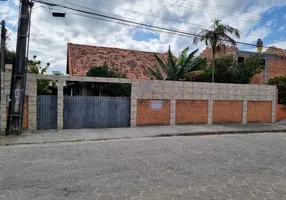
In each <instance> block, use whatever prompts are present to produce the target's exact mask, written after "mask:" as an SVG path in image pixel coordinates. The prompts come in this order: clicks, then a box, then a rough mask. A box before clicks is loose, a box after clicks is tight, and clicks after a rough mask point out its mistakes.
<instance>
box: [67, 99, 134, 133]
mask: <svg viewBox="0 0 286 200" xmlns="http://www.w3.org/2000/svg"><path fill="white" fill-rule="evenodd" d="M129 126H130V98H128V97H95V96H65V97H64V122H63V127H64V128H65V129H71V128H114V127H129Z"/></svg>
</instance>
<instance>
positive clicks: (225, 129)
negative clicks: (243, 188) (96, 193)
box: [0, 123, 286, 146]
mask: <svg viewBox="0 0 286 200" xmlns="http://www.w3.org/2000/svg"><path fill="white" fill-rule="evenodd" d="M263 132H285V133H286V126H283V125H276V124H261V123H260V124H245V125H242V124H227V125H211V126H210V125H180V126H148V127H136V128H106V129H64V130H41V131H35V132H33V133H28V132H27V133H25V134H23V135H20V136H6V137H5V136H1V137H0V146H6V145H16V144H43V143H59V142H79V141H96V140H109V139H130V138H147V137H164V136H183V135H206V134H236V133H263Z"/></svg>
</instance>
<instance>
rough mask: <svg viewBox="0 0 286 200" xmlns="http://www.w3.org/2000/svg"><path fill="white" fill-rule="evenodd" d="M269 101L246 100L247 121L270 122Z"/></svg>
mask: <svg viewBox="0 0 286 200" xmlns="http://www.w3.org/2000/svg"><path fill="white" fill-rule="evenodd" d="M271 110H272V109H271V102H270V101H260V102H259V101H248V102H247V122H271Z"/></svg>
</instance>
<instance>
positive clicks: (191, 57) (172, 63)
mask: <svg viewBox="0 0 286 200" xmlns="http://www.w3.org/2000/svg"><path fill="white" fill-rule="evenodd" d="M188 51H189V47H187V48H185V49H184V50H183V51H182V52H181V53H180V55H179V57H178V58H176V57H175V56H173V54H172V51H171V48H170V47H169V49H168V52H167V54H168V58H167V60H166V61H163V60H162V59H161V58H160V57H159V56H158V55H157V54H154V56H155V58H156V60H157V64H156V65H155V68H156V70H153V69H151V68H149V69H148V73H149V76H150V78H151V79H153V78H156V79H158V80H163V79H164V75H163V74H162V72H164V73H165V74H166V76H167V77H166V78H165V79H166V80H174V81H179V80H185V79H187V77H189V78H190V77H192V75H194V73H193V74H192V72H194V71H195V70H196V71H197V72H199V70H200V68H202V66H203V65H204V64H206V59H201V58H199V57H195V54H196V53H197V52H198V49H197V50H195V51H193V52H191V53H190V54H188ZM201 72H202V71H201Z"/></svg>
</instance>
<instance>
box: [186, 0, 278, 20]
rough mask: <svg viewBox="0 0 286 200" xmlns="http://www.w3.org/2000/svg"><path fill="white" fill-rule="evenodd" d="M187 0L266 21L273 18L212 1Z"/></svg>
mask: <svg viewBox="0 0 286 200" xmlns="http://www.w3.org/2000/svg"><path fill="white" fill-rule="evenodd" d="M187 2H189V3H191V2H196V3H199V4H202V5H208V6H211V7H213V8H215V9H216V10H217V9H221V10H227V11H228V12H231V13H233V12H235V13H238V14H247V15H252V16H253V17H256V18H258V19H262V20H264V19H265V20H266V21H268V20H273V18H270V17H261V16H259V15H256V14H253V13H248V12H247V11H239V10H237V9H232V8H228V7H225V6H223V5H217V4H214V3H211V2H208V3H207V4H205V3H203V2H201V1H197V0H189V1H187ZM188 5H191V4H188ZM249 17H251V16H249ZM275 21H278V20H277V19H275Z"/></svg>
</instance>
